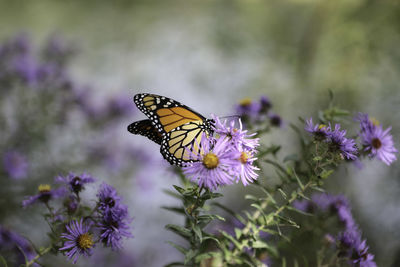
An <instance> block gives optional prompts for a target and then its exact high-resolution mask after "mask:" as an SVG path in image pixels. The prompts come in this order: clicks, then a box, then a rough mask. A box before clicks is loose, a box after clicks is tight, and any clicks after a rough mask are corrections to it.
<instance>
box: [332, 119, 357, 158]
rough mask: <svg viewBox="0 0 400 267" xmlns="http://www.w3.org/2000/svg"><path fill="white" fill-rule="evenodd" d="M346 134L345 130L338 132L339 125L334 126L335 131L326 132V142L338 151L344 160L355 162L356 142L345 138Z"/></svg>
mask: <svg viewBox="0 0 400 267" xmlns="http://www.w3.org/2000/svg"><path fill="white" fill-rule="evenodd" d="M329 128H331V127H329ZM346 132H347V131H346V130H340V125H339V124H336V125H335V129H334V130H331V131H330V132H328V140H329V142H330V144H331V147H332V148H333V149H334V150H336V151H340V153H341V155H342V156H343V157H344V158H347V159H351V160H355V159H356V158H357V156H356V154H357V146H356V142H355V141H354V140H353V139H349V138H346V137H345V135H346Z"/></svg>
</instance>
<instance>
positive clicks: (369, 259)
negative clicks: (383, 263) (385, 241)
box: [351, 240, 377, 267]
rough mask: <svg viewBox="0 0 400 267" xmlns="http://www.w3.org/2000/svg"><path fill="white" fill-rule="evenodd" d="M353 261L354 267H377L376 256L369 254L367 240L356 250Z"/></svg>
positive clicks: (352, 257)
mask: <svg viewBox="0 0 400 267" xmlns="http://www.w3.org/2000/svg"><path fill="white" fill-rule="evenodd" d="M351 260H352V265H353V266H354V267H376V266H377V265H376V263H375V262H374V255H372V254H370V253H368V246H367V242H366V241H365V240H364V241H362V242H361V243H360V244H359V245H358V246H357V247H355V248H354V250H353V254H352V256H351Z"/></svg>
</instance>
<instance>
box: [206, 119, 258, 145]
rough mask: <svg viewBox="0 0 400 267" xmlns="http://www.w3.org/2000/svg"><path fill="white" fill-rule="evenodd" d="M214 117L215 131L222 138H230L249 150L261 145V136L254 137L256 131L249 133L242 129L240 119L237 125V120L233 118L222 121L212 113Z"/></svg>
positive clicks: (234, 143)
mask: <svg viewBox="0 0 400 267" xmlns="http://www.w3.org/2000/svg"><path fill="white" fill-rule="evenodd" d="M212 118H213V119H214V121H215V125H214V132H215V133H216V134H219V135H220V138H228V139H229V140H230V142H231V144H232V145H233V146H234V147H236V148H237V149H239V148H245V149H248V150H254V149H255V148H256V147H258V146H259V140H260V139H259V138H252V137H253V136H254V135H256V133H253V134H247V130H243V129H242V122H241V120H240V119H239V120H238V126H237V127H236V122H235V120H231V121H230V122H229V125H228V122H227V120H225V121H223V122H221V120H220V119H219V118H218V117H217V116H214V115H212Z"/></svg>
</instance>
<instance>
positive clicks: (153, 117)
mask: <svg viewBox="0 0 400 267" xmlns="http://www.w3.org/2000/svg"><path fill="white" fill-rule="evenodd" d="M133 101H134V102H135V104H136V106H137V107H138V109H139V110H140V111H141V112H143V113H144V114H145V115H146V116H147V117H148V118H149V119H148V120H141V121H136V122H133V123H132V124H130V125H129V126H128V131H129V132H131V133H133V134H140V135H143V136H146V137H147V138H149V139H150V140H152V141H154V142H156V143H157V144H160V145H161V147H160V152H161V155H163V157H164V158H165V159H166V160H167V161H168V162H169V163H170V164H171V165H178V166H185V165H187V164H188V163H190V162H193V161H196V159H197V157H196V156H197V155H199V154H200V153H201V151H202V148H201V145H200V144H201V142H200V141H201V139H202V138H204V137H208V136H210V135H212V133H213V130H212V126H213V124H214V120H211V119H206V118H205V117H203V116H202V115H201V114H199V113H197V112H195V111H193V110H192V109H190V108H189V107H187V106H185V105H183V104H181V103H179V102H178V101H175V100H173V99H170V98H167V97H164V96H159V95H154V94H137V95H135V96H134V98H133Z"/></svg>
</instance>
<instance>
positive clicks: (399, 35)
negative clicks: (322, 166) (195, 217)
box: [0, 0, 400, 266]
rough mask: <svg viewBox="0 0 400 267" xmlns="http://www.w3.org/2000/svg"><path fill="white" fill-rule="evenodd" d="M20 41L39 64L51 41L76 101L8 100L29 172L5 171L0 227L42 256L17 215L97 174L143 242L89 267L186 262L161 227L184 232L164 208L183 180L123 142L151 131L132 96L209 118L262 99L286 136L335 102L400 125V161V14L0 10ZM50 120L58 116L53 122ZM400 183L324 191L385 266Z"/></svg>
mask: <svg viewBox="0 0 400 267" xmlns="http://www.w3.org/2000/svg"><path fill="white" fill-rule="evenodd" d="M21 34H22V35H21ZM16 36H19V37H18V38H22V39H24V38H25V39H24V40H25V41H23V42H28V43H29V44H30V46H32V51H31V53H32V54H40V53H39V52H38V51H39V50H40V49H42V48H43V47H45V46H46V44H48V43H49V42H52V41H51V40H54V38H56V40H58V41H56V42H59V43H57V44H58V45H59V46H61V47H63V49H65V50H67V51H72V52H71V53H72V54H74V56H72V57H71V59H70V60H69V61H68V62H67V63H65V64H64V65H63V69H65V71H66V72H68V80H69V82H71V83H73V84H74V86H73V87H74V96H76V98H77V99H78V100H79V101H78V100H76V99H75V100H74V101H75V102H74V103H75V104H76V103H78V105H75V104H74V105H73V106H70V105H64V106H62V105H63V104H61V103H60V102H62V101H60V99H62V98H63V97H64V96H65V95H64V94H65V92H64V91H62V92H61V91H58V90H60V89H59V88H48V91H49V92H51V93H46V95H47V96H48V95H51V97H48V98H47V99H46V100H45V104H43V105H44V106H46V107H47V108H46V110H41V111H40V112H38V113H36V110H35V108H32V112H25V113H24V112H20V111H23V110H25V111H26V110H29V107H30V106H31V105H30V104H29V103H34V104H32V105H33V106H35V105H42V104H39V103H40V100H38V99H37V98H38V97H35V95H37V93H36V91H32V89H30V87H32V86H31V85H29V84H28V85H25V89H24V90H30V91H29V92H28V93H26V92H25V91H22V92H21V89H19V90H17V89H15V88H14V87H13V90H8V89H4V88H6V87H7V86H3V87H2V88H1V90H3V92H2V93H1V94H0V96H1V98H2V99H1V101H0V102H1V103H2V107H1V112H2V118H3V119H2V120H1V122H2V128H3V129H1V134H0V138H1V140H0V142H1V144H0V145H1V147H0V148H1V149H2V151H1V153H2V157H4V155H5V153H6V152H9V151H14V150H18V151H19V153H22V154H23V155H24V157H25V160H26V161H27V162H28V166H29V167H28V171H27V175H26V176H25V177H22V178H18V179H13V178H10V177H9V175H7V174H6V172H5V171H4V170H2V172H1V174H2V176H1V178H0V179H1V189H0V190H1V197H0V224H2V225H3V226H5V227H8V228H10V229H13V230H15V231H17V232H19V233H21V234H23V235H24V236H29V237H30V238H31V239H32V240H33V241H34V242H35V243H38V244H40V245H43V246H45V245H46V243H45V242H46V236H45V233H46V231H47V228H46V227H47V225H46V224H45V223H44V222H43V220H42V218H41V216H40V211H41V209H40V207H36V208H32V209H29V210H23V209H22V208H21V207H20V202H21V201H22V199H23V197H24V196H25V195H31V194H34V193H35V191H36V188H37V185H38V184H39V183H43V182H51V181H52V180H53V178H54V176H55V175H57V174H66V173H67V172H68V171H74V172H76V173H81V172H84V171H87V172H90V173H91V174H92V175H94V176H95V177H97V178H98V180H99V181H107V182H108V183H110V184H112V185H113V186H115V187H116V188H117V189H118V191H119V192H120V194H121V195H123V197H124V199H125V202H126V203H127V204H128V206H129V208H130V212H131V214H132V216H133V217H134V221H133V224H132V226H133V234H134V236H135V237H134V238H133V239H130V240H127V241H126V242H125V246H124V250H123V251H121V252H119V254H111V256H108V254H107V253H108V252H107V251H106V250H102V249H100V248H99V249H98V251H97V252H96V253H95V255H94V256H93V258H91V259H89V260H85V259H80V260H79V262H78V265H79V266H91V265H93V266H94V265H96V266H111V262H116V261H117V260H119V261H121V259H122V260H124V261H125V263H122V262H119V263H118V264H119V265H120V266H124V265H123V264H126V265H125V266H161V265H163V264H166V263H169V262H171V261H174V260H179V259H180V255H179V254H178V252H176V251H175V249H174V248H172V247H171V246H169V245H168V244H167V243H166V241H168V240H175V239H176V237H175V236H174V235H173V234H171V233H169V232H168V231H167V230H165V229H164V225H165V224H167V223H181V220H182V218H178V217H176V216H175V215H174V214H172V213H169V212H168V211H165V210H163V209H161V208H160V206H162V205H169V204H171V205H172V204H174V203H175V200H174V199H172V198H171V197H169V196H168V195H166V194H165V193H164V192H163V190H164V189H171V187H172V184H177V183H179V180H178V179H177V178H176V177H175V176H174V175H173V174H172V172H171V171H170V170H168V164H166V163H165V162H163V161H162V158H161V156H160V154H159V152H158V150H159V148H158V147H157V145H155V144H154V143H151V142H150V141H148V140H147V139H144V138H143V137H140V136H133V135H130V134H129V133H128V132H127V131H126V126H127V125H128V124H129V123H131V122H132V121H134V120H137V119H141V118H144V115H143V114H140V113H139V112H138V111H137V109H136V107H135V106H134V104H133V102H132V101H131V98H132V96H133V95H134V94H136V93H139V92H150V93H157V94H161V95H165V96H169V97H171V98H174V99H176V100H178V101H180V102H183V103H185V104H186V105H188V106H190V107H193V108H194V109H195V110H196V111H198V112H200V113H202V114H204V115H207V116H209V114H210V113H214V114H218V115H220V116H224V115H233V114H234V109H233V107H234V104H235V103H237V102H239V101H240V100H241V99H242V98H245V97H250V98H253V99H256V98H258V97H260V96H261V95H266V96H268V97H269V98H270V99H271V101H272V103H273V106H274V111H275V112H276V113H278V114H279V115H280V116H282V118H283V119H284V120H285V122H286V123H287V124H288V123H290V122H295V123H298V120H297V118H298V116H303V117H309V116H316V111H317V110H318V109H320V108H324V107H326V105H327V103H328V90H332V91H333V92H334V95H335V103H336V104H337V105H339V106H341V107H342V108H346V109H348V110H350V111H351V112H353V113H356V112H358V111H362V112H366V113H369V114H370V115H372V116H373V117H376V118H377V119H378V120H379V121H380V122H381V124H382V125H383V126H384V127H388V126H390V125H391V126H392V127H393V129H392V133H393V136H394V140H395V145H396V147H397V148H400V144H399V137H400V123H399V121H400V112H399V106H400V90H399V85H400V49H399V44H400V3H399V2H398V1H394V0H380V1H372V0H336V1H323V0H321V1H318V0H315V1H313V0H287V1H281V0H279V1H261V0H251V1H234V0H230V1H196V2H195V1H128V0H126V1H124V0H114V1H91V0H89V1H74V0H72V1H51V0H47V1H44V0H43V1H42V0H41V1H23V0H17V1H4V0H2V1H0V42H1V43H4V42H7V40H10V38H16ZM21 36H22V37H21ZM52 38H53V39H52ZM49 40H50V41H49ZM0 64H1V63H0ZM63 75H64V74H63ZM17 87H18V86H17ZM51 89H53V90H51ZM21 96H24V97H21ZM40 96H41V95H40ZM67 96H68V94H67ZM22 98H23V99H24V100H23V101H25V102H23V101H22V100H21V99H22ZM54 99H58V100H57V101H54ZM32 101H33V102H32ZM46 101H47V102H46ZM51 102H53V105H50V104H49V103H51ZM54 103H55V104H54ZM57 105H58V106H57ZM60 107H62V109H63V111H60ZM53 113H54V114H58V115H60V116H58V115H57V118H52V117H51V116H50V119H49V116H47V115H49V114H53ZM18 114H23V115H21V116H22V117H20V116H19V115H18ZM24 116H25V117H24ZM41 116H44V117H46V119H42V117H41ZM27 120H28V121H27ZM22 123H23V124H22ZM348 126H350V127H351V125H350V124H349V125H348ZM31 127H32V129H31ZM28 128H29V129H30V130H31V131H27V132H25V130H27V129H28ZM16 129H20V130H19V132H18V130H16ZM21 129H22V130H23V131H22V130H21ZM24 132H25V133H24ZM16 133H19V135H18V134H16ZM353 133H355V131H353ZM33 134H37V135H33ZM10 140H11V141H10ZM263 142H265V143H267V144H270V143H275V144H276V143H278V144H282V145H283V151H282V152H281V156H282V157H283V156H284V155H285V154H287V153H292V152H293V151H296V150H297V149H298V146H297V142H296V138H295V135H294V134H293V133H292V132H291V130H290V128H289V127H283V129H280V130H275V131H274V132H273V133H272V134H269V135H268V136H267V137H265V138H264V139H263ZM266 171H269V169H268V168H266ZM399 172H400V168H399V165H398V163H397V162H395V163H394V164H393V165H392V166H391V167H390V168H388V167H387V166H385V165H384V164H383V163H381V162H376V161H374V162H372V161H371V162H364V168H363V169H362V170H359V169H357V168H353V167H349V168H346V169H342V170H340V172H339V173H338V174H337V175H336V176H335V177H332V178H331V179H329V182H328V184H327V186H326V188H327V190H328V191H330V192H334V193H343V194H345V195H346V196H348V197H349V198H350V200H351V203H352V208H353V212H354V216H355V217H356V219H357V222H358V223H359V224H360V227H361V229H362V230H363V236H364V237H365V238H367V242H368V244H369V246H370V251H371V253H373V254H375V256H376V262H377V263H378V265H379V266H399V265H398V264H400V263H399V262H400V259H399V255H400V230H399V227H398V225H399V222H400V205H399V201H400V180H399V179H400V175H399ZM271 175H273V172H271ZM264 179H265V178H264ZM246 190H251V189H250V188H243V187H241V186H239V185H238V186H232V187H229V188H226V189H225V190H223V193H224V194H225V196H224V199H223V201H224V202H225V203H226V204H227V205H229V206H231V207H234V208H235V209H237V210H238V209H240V208H244V207H245V204H244V203H241V202H238V201H239V200H238V199H239V198H237V197H236V196H237V194H244V193H245V192H246ZM94 194H95V187H93V188H92V189H90V188H89V192H88V193H87V195H88V199H90V196H93V195H94ZM88 201H89V200H88ZM178 242H179V240H178ZM113 255H114V256H113ZM113 257H114V258H113ZM396 257H397V263H395V262H396ZM93 259H95V260H93ZM54 260H56V261H60V263H62V266H69V265H68V264H69V263H66V262H65V261H64V258H63V257H62V256H59V257H57V258H55V257H54V256H49V257H48V258H47V262H52V261H53V262H54ZM45 262H46V261H45ZM396 264H397V265H396Z"/></svg>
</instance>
